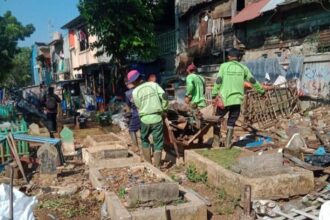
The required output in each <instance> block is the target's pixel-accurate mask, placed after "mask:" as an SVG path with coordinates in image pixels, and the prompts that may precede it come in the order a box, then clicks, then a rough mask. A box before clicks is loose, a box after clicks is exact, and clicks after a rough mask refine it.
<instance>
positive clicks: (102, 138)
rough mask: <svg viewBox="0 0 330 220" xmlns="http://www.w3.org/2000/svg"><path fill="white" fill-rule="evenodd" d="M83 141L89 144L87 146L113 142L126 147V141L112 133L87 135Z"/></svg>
mask: <svg viewBox="0 0 330 220" xmlns="http://www.w3.org/2000/svg"><path fill="white" fill-rule="evenodd" d="M85 142H86V143H88V144H89V145H90V146H89V147H97V146H107V145H113V144H120V145H124V146H126V147H127V143H126V141H125V140H124V139H122V138H121V137H119V136H118V135H116V134H114V133H108V134H101V135H88V136H87V137H86V139H85Z"/></svg>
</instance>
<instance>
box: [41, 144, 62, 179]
mask: <svg viewBox="0 0 330 220" xmlns="http://www.w3.org/2000/svg"><path fill="white" fill-rule="evenodd" d="M37 157H38V159H39V163H40V175H43V177H42V178H41V179H49V180H52V179H53V178H55V177H56V175H57V173H56V165H57V163H58V161H59V158H58V152H57V149H56V148H55V147H54V146H51V145H50V144H44V145H42V146H41V147H40V148H39V149H38V152H37ZM45 176H46V177H48V178H44V177H45Z"/></svg>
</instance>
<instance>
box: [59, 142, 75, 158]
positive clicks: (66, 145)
mask: <svg viewBox="0 0 330 220" xmlns="http://www.w3.org/2000/svg"><path fill="white" fill-rule="evenodd" d="M62 150H63V154H64V155H71V154H73V153H74V152H75V151H76V149H75V146H74V143H73V142H62Z"/></svg>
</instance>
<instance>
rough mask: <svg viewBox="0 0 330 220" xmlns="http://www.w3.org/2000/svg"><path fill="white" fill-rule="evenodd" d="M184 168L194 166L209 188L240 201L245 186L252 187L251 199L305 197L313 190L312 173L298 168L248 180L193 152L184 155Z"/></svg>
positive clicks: (248, 178)
mask: <svg viewBox="0 0 330 220" xmlns="http://www.w3.org/2000/svg"><path fill="white" fill-rule="evenodd" d="M185 161H186V163H187V164H194V165H195V166H196V168H197V170H199V171H200V172H207V174H208V178H207V181H208V183H209V184H210V185H213V186H215V187H218V188H224V189H225V190H226V192H227V193H228V194H230V195H232V196H234V197H240V195H241V192H242V191H243V189H244V186H245V185H251V187H252V192H251V197H252V199H279V198H289V197H292V196H296V195H304V194H308V193H309V192H310V191H312V190H313V189H314V176H313V172H311V171H308V170H304V169H301V168H298V167H297V168H289V167H288V168H286V169H285V172H284V173H278V174H276V175H272V176H269V175H268V176H263V177H254V178H250V177H247V176H243V175H240V174H237V173H234V172H232V171H230V170H227V169H225V168H223V167H221V166H220V165H219V164H217V163H215V162H213V161H211V160H209V159H208V158H205V157H203V156H202V155H200V154H198V153H197V152H195V151H193V150H186V151H185Z"/></svg>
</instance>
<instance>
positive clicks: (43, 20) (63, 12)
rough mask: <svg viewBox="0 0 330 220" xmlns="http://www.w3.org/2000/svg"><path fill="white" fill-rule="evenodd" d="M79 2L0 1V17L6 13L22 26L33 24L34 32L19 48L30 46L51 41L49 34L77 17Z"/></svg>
mask: <svg viewBox="0 0 330 220" xmlns="http://www.w3.org/2000/svg"><path fill="white" fill-rule="evenodd" d="M78 2H79V0H0V15H1V16H2V15H3V14H4V13H5V12H6V11H11V12H12V14H13V15H14V16H15V17H16V18H17V19H18V21H20V22H21V23H22V24H23V25H27V24H30V23H31V24H33V25H34V27H35V28H36V30H35V32H34V33H33V34H32V35H31V36H30V37H29V38H26V39H25V40H24V41H21V42H19V46H31V45H32V44H33V43H34V42H36V41H37V42H46V43H49V42H50V41H51V36H52V35H51V34H52V33H53V32H54V31H61V32H62V33H66V31H63V30H61V27H62V26H63V25H64V24H66V23H67V22H68V21H70V20H72V19H73V18H75V17H76V16H78V14H79V12H78V9H77V4H78Z"/></svg>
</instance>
